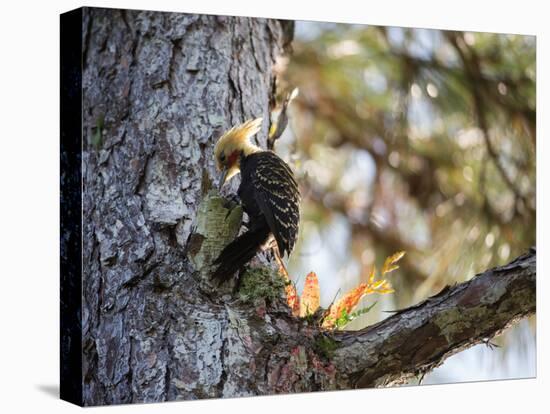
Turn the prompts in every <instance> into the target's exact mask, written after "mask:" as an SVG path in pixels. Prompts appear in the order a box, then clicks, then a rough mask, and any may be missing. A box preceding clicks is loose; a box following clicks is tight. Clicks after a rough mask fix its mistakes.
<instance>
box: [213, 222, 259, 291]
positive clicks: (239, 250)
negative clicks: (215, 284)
mask: <svg viewBox="0 0 550 414" xmlns="http://www.w3.org/2000/svg"><path fill="white" fill-rule="evenodd" d="M268 236H269V227H267V226H260V227H259V228H256V229H250V230H248V231H246V232H245V233H243V234H242V235H240V236H239V237H237V238H236V239H235V240H233V241H232V242H231V243H229V244H228V245H227V246H226V247H225V248H224V249H223V250H222V252H221V253H220V255H219V256H218V258H217V259H216V260H215V261H214V265H218V267H217V268H216V270H215V271H214V273H213V275H212V277H213V278H214V279H218V280H219V281H220V282H225V281H227V280H229V279H230V278H231V276H233V275H234V274H235V272H236V271H238V270H240V269H241V268H242V267H243V266H244V265H245V264H246V263H248V262H249V261H250V260H251V259H252V258H253V257H254V255H255V254H256V252H257V251H258V249H259V248H260V247H261V246H262V245H263V244H264V243H265V242H266V240H267V238H268Z"/></svg>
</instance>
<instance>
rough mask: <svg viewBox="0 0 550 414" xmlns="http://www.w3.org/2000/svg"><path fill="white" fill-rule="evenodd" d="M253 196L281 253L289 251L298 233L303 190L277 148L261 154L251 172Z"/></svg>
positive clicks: (282, 254)
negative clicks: (276, 152)
mask: <svg viewBox="0 0 550 414" xmlns="http://www.w3.org/2000/svg"><path fill="white" fill-rule="evenodd" d="M252 183H253V186H254V196H255V199H256V201H257V203H258V205H259V207H260V210H261V212H262V213H263V215H264V217H265V218H266V221H267V223H268V225H269V228H270V230H271V232H272V233H273V235H274V236H275V240H277V245H278V247H279V252H280V254H281V256H284V254H285V253H288V254H290V253H291V252H292V249H293V248H294V244H295V242H296V237H297V235H298V224H299V221H300V192H299V190H298V184H297V183H296V180H295V179H294V175H293V173H292V170H291V169H290V167H289V166H288V165H287V164H286V163H285V162H284V161H283V160H282V159H281V158H279V157H278V156H277V155H276V154H275V153H274V152H271V151H262V152H261V153H259V154H258V158H257V161H256V168H255V169H254V171H253V173H252Z"/></svg>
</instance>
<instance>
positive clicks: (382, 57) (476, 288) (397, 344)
mask: <svg viewBox="0 0 550 414" xmlns="http://www.w3.org/2000/svg"><path fill="white" fill-rule="evenodd" d="M373 23H375V22H373ZM60 33H61V39H60V44H61V56H60V58H61V397H62V398H63V399H66V400H68V401H70V402H73V403H76V404H79V405H85V406H91V405H109V404H128V403H145V402H162V401H174V400H195V399H206V398H234V397H252V396H260V395H272V394H292V393H300V392H314V391H315V392H321V391H333V390H349V389H361V388H384V387H394V386H403V385H408V386H421V385H423V384H442V383H447V384H448V383H457V382H464V381H481V380H498V379H516V378H528V377H534V376H535V375H536V361H535V356H536V341H535V336H536V324H535V310H536V304H535V296H536V295H535V292H536V240H535V234H536V231H535V229H536V193H535V188H536V185H535V184H536V163H535V159H536V156H535V155H536V71H535V67H536V39H535V37H534V36H529V35H517V34H496V33H474V32H463V31H445V30H430V29H422V28H403V27H382V26H376V25H367V24H341V23H332V22H313V21H292V20H277V19H272V18H269V17H258V18H250V17H239V16H217V15H197V14H186V13H174V12H158V11H155V12H153V11H141V10H117V9H99V8H81V9H78V10H74V11H71V12H68V13H65V14H63V15H62V16H61V32H60Z"/></svg>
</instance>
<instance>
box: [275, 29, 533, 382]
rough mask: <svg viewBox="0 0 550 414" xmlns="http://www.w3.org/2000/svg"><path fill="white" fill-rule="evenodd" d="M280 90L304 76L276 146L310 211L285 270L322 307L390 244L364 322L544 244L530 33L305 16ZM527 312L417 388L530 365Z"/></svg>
mask: <svg viewBox="0 0 550 414" xmlns="http://www.w3.org/2000/svg"><path fill="white" fill-rule="evenodd" d="M295 29H296V32H295V40H294V42H293V53H292V55H291V56H289V57H287V58H284V59H281V61H280V62H279V65H278V68H277V70H278V71H279V72H280V74H279V75H280V77H281V78H282V82H281V83H280V85H279V86H280V88H281V89H282V90H284V89H290V88H293V87H298V88H299V90H300V94H299V96H298V97H297V98H296V99H295V100H294V101H293V103H292V104H291V107H290V110H289V113H290V119H291V121H290V127H289V128H288V129H287V131H286V132H285V134H284V135H283V137H282V138H281V139H280V140H279V141H277V143H276V151H277V152H278V153H279V154H280V155H281V156H283V158H285V159H286V160H287V161H289V163H290V164H291V165H292V166H293V168H294V170H295V171H296V173H297V175H298V178H299V182H300V185H301V190H302V194H303V202H302V222H301V229H300V236H299V241H298V245H297V248H296V250H295V252H294V254H293V256H292V257H291V260H290V264H289V270H290V274H291V277H292V279H293V280H294V282H295V283H296V285H297V288H298V291H299V292H300V291H301V290H302V288H303V284H304V280H305V275H306V274H307V273H308V272H309V271H315V272H316V273H317V275H318V277H319V283H320V286H321V305H322V306H324V307H327V306H328V305H329V304H330V303H331V302H332V301H333V300H334V299H335V298H338V297H340V296H341V295H342V294H343V293H345V292H347V291H348V290H350V289H352V288H353V287H355V286H356V285H357V284H359V283H360V282H361V281H364V280H365V279H366V277H367V275H368V273H369V271H370V270H371V268H372V266H375V265H376V266H378V267H380V266H381V265H382V263H383V261H384V259H385V258H386V257H387V256H388V255H390V254H392V253H395V252H396V251H399V250H404V251H406V253H407V254H406V256H405V257H404V258H403V259H402V260H401V262H400V265H401V267H400V269H399V270H398V271H396V272H394V273H392V274H391V276H390V277H389V280H390V281H391V283H392V284H393V286H394V288H395V290H396V291H395V293H393V294H391V295H384V296H379V297H373V296H370V297H366V298H365V299H363V301H362V303H361V304H360V305H359V307H358V308H359V309H360V308H362V307H366V306H368V305H369V304H372V302H373V301H377V304H376V306H375V307H374V308H373V309H372V310H371V311H370V312H369V313H368V314H366V315H363V316H361V317H360V318H357V319H356V320H354V321H353V322H351V323H350V324H349V325H348V326H347V327H346V329H360V328H362V327H364V326H366V325H369V324H372V323H374V322H377V321H379V320H381V319H384V318H386V317H387V316H388V315H389V313H386V312H384V311H388V310H393V309H399V308H403V307H406V306H409V305H412V304H414V303H416V302H418V301H420V300H423V299H424V298H426V297H428V296H430V295H433V294H435V293H437V292H438V291H439V290H441V289H442V288H443V287H444V286H445V285H448V284H454V283H459V282H462V281H465V280H468V279H470V278H472V277H473V276H475V275H476V274H477V273H479V272H482V271H483V270H485V269H487V268H489V267H492V266H496V265H501V264H505V263H507V262H509V261H510V260H511V259H513V258H514V257H516V256H518V255H520V254H522V253H523V252H525V250H526V249H527V248H528V247H529V246H532V245H535V225H536V210H535V205H536V203H535V167H536V166H535V151H536V139H535V137H536V122H535V118H536V104H535V80H536V72H535V66H536V62H535V58H536V56H535V49H536V43H535V42H536V40H535V37H533V36H522V35H508V34H490V33H470V32H467V33H465V32H450V31H439V30H425V29H407V28H397V27H395V28H389V27H388V28H385V27H374V26H365V25H348V24H345V25H344V24H334V23H318V22H296V28H295ZM535 334H536V332H535V320H534V317H533V318H530V319H529V320H524V321H523V322H522V323H520V324H518V325H517V326H515V327H513V328H511V329H509V330H507V331H506V332H505V333H504V334H503V335H501V336H500V337H498V338H495V339H494V340H493V343H495V344H496V345H498V347H496V348H493V349H490V348H489V347H487V346H485V345H478V346H476V347H473V348H471V349H469V350H467V351H464V352H462V353H460V354H458V355H455V356H453V357H451V358H449V359H448V360H447V361H446V362H445V363H444V364H443V365H442V366H441V367H439V368H438V369H436V370H435V371H433V372H432V373H430V374H429V375H427V376H426V377H425V378H424V380H423V383H444V382H458V381H475V380H485V379H503V378H519V377H530V376H535V375H536V360H535V358H536V352H535V343H536V342H535Z"/></svg>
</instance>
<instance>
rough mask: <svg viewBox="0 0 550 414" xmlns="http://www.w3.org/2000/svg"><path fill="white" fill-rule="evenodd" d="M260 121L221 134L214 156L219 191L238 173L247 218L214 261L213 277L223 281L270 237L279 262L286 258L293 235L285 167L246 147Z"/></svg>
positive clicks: (294, 198)
mask: <svg viewBox="0 0 550 414" xmlns="http://www.w3.org/2000/svg"><path fill="white" fill-rule="evenodd" d="M261 124H262V118H258V119H254V120H249V121H247V122H245V123H243V124H241V125H239V126H236V127H234V128H232V129H230V130H229V131H228V132H226V133H225V134H224V135H222V136H221V138H220V139H219V140H218V142H217V143H216V146H215V148H214V156H215V159H216V164H217V167H218V169H219V170H220V171H221V177H220V181H219V190H221V188H222V187H223V185H224V184H225V183H226V182H227V181H228V180H230V179H231V178H232V177H233V176H235V175H236V174H238V173H239V172H240V173H241V184H240V186H239V189H238V191H237V194H238V197H239V199H240V201H241V203H242V207H243V210H244V212H245V213H246V214H247V215H248V218H249V222H248V224H247V230H246V231H245V232H244V233H243V234H242V235H240V236H238V237H237V238H236V239H235V240H233V241H232V242H231V243H229V244H228V245H227V246H226V247H225V248H224V249H223V250H222V252H221V253H220V255H219V256H218V258H217V259H216V260H215V261H214V264H215V265H217V268H216V270H215V271H214V274H213V276H214V278H216V279H218V280H220V281H222V282H223V281H226V280H229V279H230V278H231V276H233V275H234V274H235V272H237V271H238V270H240V269H241V268H242V267H243V266H244V265H245V264H246V263H248V262H249V261H250V260H251V259H252V258H253V257H254V256H255V255H256V253H257V252H258V250H260V248H261V247H262V246H263V245H265V244H266V243H267V242H268V241H269V240H270V239H272V238H274V240H275V242H276V245H275V249H276V252H275V253H276V255H278V259H280V258H281V257H283V256H284V255H285V254H287V255H290V253H291V252H292V249H293V248H294V244H295V242H296V237H297V234H298V223H299V220H300V210H299V204H300V192H299V190H298V184H297V183H296V180H295V179H294V175H293V173H292V170H291V169H290V167H289V166H288V165H287V164H286V163H285V162H284V161H283V160H282V159H281V158H279V156H278V155H276V154H275V153H274V152H273V151H270V150H267V151H265V150H262V149H261V148H259V147H258V146H256V145H254V144H252V143H251V142H250V138H251V137H252V136H254V135H255V134H256V133H257V132H258V131H259V130H260V127H261Z"/></svg>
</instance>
